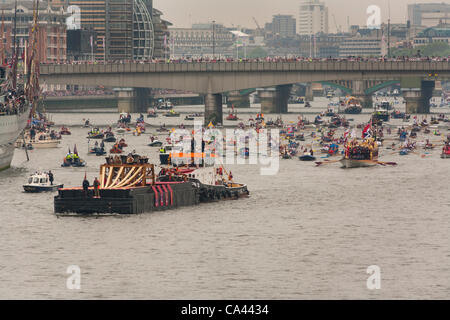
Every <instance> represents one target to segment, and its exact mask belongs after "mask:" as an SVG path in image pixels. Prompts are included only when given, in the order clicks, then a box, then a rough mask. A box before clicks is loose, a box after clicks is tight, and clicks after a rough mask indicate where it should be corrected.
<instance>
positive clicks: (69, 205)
mask: <svg viewBox="0 0 450 320" xmlns="http://www.w3.org/2000/svg"><path fill="white" fill-rule="evenodd" d="M107 160H108V159H107ZM196 172H199V171H198V170H196V169H189V170H180V169H172V170H167V169H165V170H164V173H163V174H161V172H160V173H159V174H158V176H157V175H156V174H155V167H154V165H152V164H148V163H146V161H145V160H144V161H143V160H142V159H139V157H137V158H135V159H134V160H130V159H125V158H123V159H121V158H119V157H116V159H115V161H113V160H111V159H109V160H108V163H107V164H104V165H102V166H101V169H100V179H99V182H98V185H97V187H89V188H82V187H79V188H64V189H59V190H58V195H57V196H56V197H55V199H54V210H55V213H56V214H68V213H75V214H141V213H146V212H153V211H162V210H169V209H175V208H179V207H187V206H195V205H198V204H200V203H202V202H211V201H219V200H226V199H239V198H240V197H245V196H248V194H249V192H248V190H247V186H246V185H242V184H237V183H234V182H229V181H223V180H220V183H219V180H216V181H217V182H216V183H215V184H209V183H204V182H202V179H200V176H201V175H202V174H203V175H204V174H205V172H199V173H198V174H197V176H196V175H195V173H196Z"/></svg>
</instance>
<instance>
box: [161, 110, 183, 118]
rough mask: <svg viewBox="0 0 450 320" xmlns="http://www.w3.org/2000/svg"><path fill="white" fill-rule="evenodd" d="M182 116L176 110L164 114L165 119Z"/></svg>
mask: <svg viewBox="0 0 450 320" xmlns="http://www.w3.org/2000/svg"><path fill="white" fill-rule="evenodd" d="M179 116H180V114H179V113H178V112H175V111H174V110H170V111H169V112H166V113H165V114H164V117H173V118H174V117H179Z"/></svg>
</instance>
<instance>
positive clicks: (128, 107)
mask: <svg viewBox="0 0 450 320" xmlns="http://www.w3.org/2000/svg"><path fill="white" fill-rule="evenodd" d="M114 91H115V94H116V98H117V108H118V110H119V112H125V113H128V112H129V113H140V112H147V108H148V102H149V95H150V89H148V88H118V89H114Z"/></svg>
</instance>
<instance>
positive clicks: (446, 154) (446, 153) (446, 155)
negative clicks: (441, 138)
mask: <svg viewBox="0 0 450 320" xmlns="http://www.w3.org/2000/svg"><path fill="white" fill-rule="evenodd" d="M441 158H442V159H450V144H448V143H447V144H446V145H445V146H444V148H443V149H442V154H441Z"/></svg>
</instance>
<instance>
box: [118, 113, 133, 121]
mask: <svg viewBox="0 0 450 320" xmlns="http://www.w3.org/2000/svg"><path fill="white" fill-rule="evenodd" d="M130 122H131V114H129V113H125V112H122V113H121V114H120V115H119V120H118V121H117V123H122V124H127V123H130Z"/></svg>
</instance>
